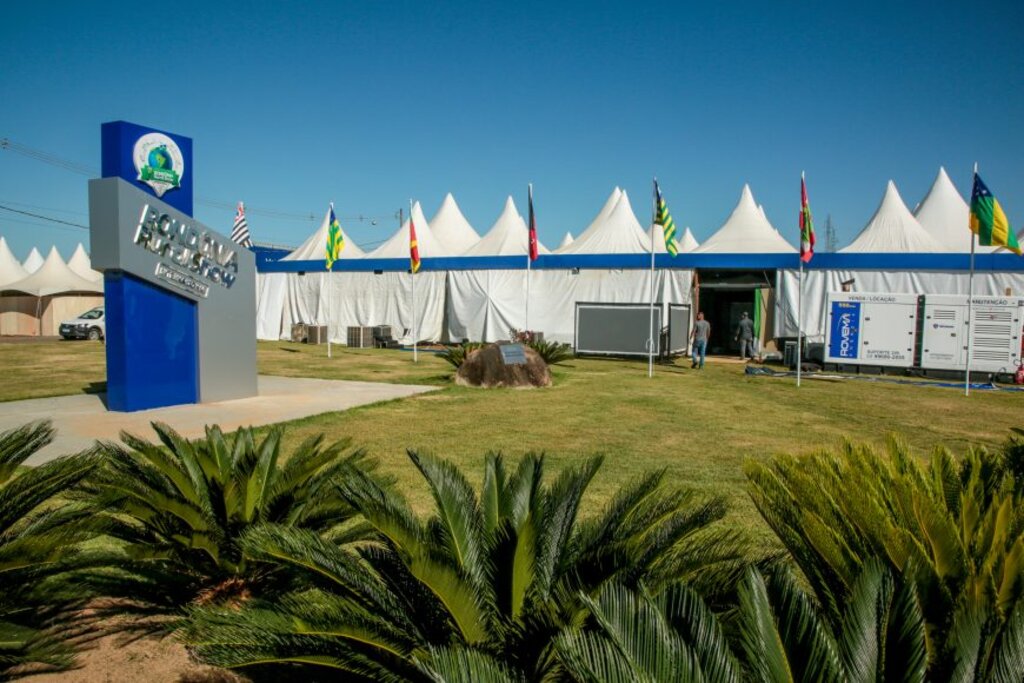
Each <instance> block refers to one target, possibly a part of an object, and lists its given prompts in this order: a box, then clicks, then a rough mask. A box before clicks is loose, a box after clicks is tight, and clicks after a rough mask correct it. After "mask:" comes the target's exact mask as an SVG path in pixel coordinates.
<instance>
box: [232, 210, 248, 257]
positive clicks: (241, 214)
mask: <svg viewBox="0 0 1024 683" xmlns="http://www.w3.org/2000/svg"><path fill="white" fill-rule="evenodd" d="M231 241H232V242H234V243H235V244H238V245H241V246H243V247H245V248H246V249H249V248H251V247H252V238H251V237H250V235H249V223H248V222H246V220H245V204H243V203H242V202H238V211H237V212H236V213H235V224H234V225H233V226H231Z"/></svg>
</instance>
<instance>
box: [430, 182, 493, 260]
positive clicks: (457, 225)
mask: <svg viewBox="0 0 1024 683" xmlns="http://www.w3.org/2000/svg"><path fill="white" fill-rule="evenodd" d="M430 231H431V232H432V233H433V234H434V238H435V239H436V240H437V241H438V242H440V243H441V244H442V245H443V246H444V248H445V250H446V255H450V256H457V255H459V254H462V253H464V252H465V251H466V250H467V249H469V248H470V247H472V246H473V245H474V244H476V243H477V242H479V241H480V235H478V234H477V233H476V230H474V229H473V226H472V225H470V224H469V221H467V220H466V217H465V216H463V215H462V211H460V210H459V205H458V204H456V203H455V197H453V196H452V193H451V192H449V193H448V194H446V195H445V197H444V201H443V202H441V208H439V209H438V210H437V213H435V214H434V217H433V218H431V219H430ZM417 237H419V235H418V234H417Z"/></svg>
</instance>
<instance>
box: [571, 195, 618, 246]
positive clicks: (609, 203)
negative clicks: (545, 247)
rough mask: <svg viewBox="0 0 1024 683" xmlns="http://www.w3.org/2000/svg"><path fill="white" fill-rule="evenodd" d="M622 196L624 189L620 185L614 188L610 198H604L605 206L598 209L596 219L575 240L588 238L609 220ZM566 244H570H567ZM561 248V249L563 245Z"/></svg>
mask: <svg viewBox="0 0 1024 683" xmlns="http://www.w3.org/2000/svg"><path fill="white" fill-rule="evenodd" d="M621 196H622V190H620V189H619V187H618V186H616V187H615V189H613V190H612V193H611V194H610V195H608V199H606V200H604V206H602V207H601V210H600V211H598V212H597V215H596V216H594V219H593V220H592V221H590V223H588V224H587V227H585V228H584V229H583V230H582V231H581V232H580V234H579V235H577V236H576V237H575V239H573V242H578V241H580V240H582V239H584V238H587V236H588V235H590V234H591V233H593V232H594V231H595V230H597V229H599V228H600V227H601V225H602V224H603V223H604V222H605V221H606V220H608V216H610V215H611V213H612V211H613V210H614V209H615V205H616V204H618V203H619V197H621ZM570 244H572V242H570ZM564 246H569V245H568V244H567V245H564ZM559 248H560V249H561V247H559Z"/></svg>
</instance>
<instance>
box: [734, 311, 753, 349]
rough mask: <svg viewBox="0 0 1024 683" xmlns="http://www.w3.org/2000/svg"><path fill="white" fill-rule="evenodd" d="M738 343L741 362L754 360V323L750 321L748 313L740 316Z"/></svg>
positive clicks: (737, 332) (737, 333) (737, 329)
mask: <svg viewBox="0 0 1024 683" xmlns="http://www.w3.org/2000/svg"><path fill="white" fill-rule="evenodd" d="M736 341H738V342H739V343H740V360H747V359H748V358H749V359H753V358H754V321H753V320H751V319H750V316H749V315H747V312H746V311H744V312H743V313H742V314H741V315H740V324H739V326H738V327H737V328H736ZM748 352H749V354H748Z"/></svg>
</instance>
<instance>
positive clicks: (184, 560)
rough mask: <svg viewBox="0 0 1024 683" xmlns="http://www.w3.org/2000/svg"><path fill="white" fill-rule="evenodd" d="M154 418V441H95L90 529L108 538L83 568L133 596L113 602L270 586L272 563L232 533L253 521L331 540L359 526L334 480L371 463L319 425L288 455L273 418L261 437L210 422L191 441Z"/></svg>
mask: <svg viewBox="0 0 1024 683" xmlns="http://www.w3.org/2000/svg"><path fill="white" fill-rule="evenodd" d="M153 428H154V430H155V431H156V434H157V436H158V437H159V439H160V443H159V444H154V443H150V442H147V441H145V440H143V439H140V438H137V437H135V436H132V435H130V434H122V435H121V438H122V440H123V442H124V445H119V444H104V445H102V448H101V450H102V455H103V460H104V465H103V467H102V468H100V469H99V470H98V471H97V472H96V474H95V475H94V476H93V477H91V478H90V479H89V480H87V482H86V483H85V485H84V492H83V499H84V500H85V501H86V503H87V504H88V505H89V506H90V508H91V509H92V512H93V514H94V517H93V524H94V526H95V528H96V530H97V531H100V532H102V533H104V534H106V535H107V536H109V537H110V538H112V539H113V540H114V545H115V546H116V548H115V549H114V550H113V551H112V552H111V553H110V555H109V557H108V558H107V559H106V561H105V564H106V568H105V569H102V570H99V571H92V572H90V573H88V574H87V575H86V576H83V577H82V578H83V580H86V581H88V583H89V584H90V585H91V586H92V587H93V588H94V589H95V591H97V593H98V594H100V595H104V596H108V597H115V598H126V599H128V600H130V602H129V603H125V602H119V603H116V609H117V610H121V611H125V610H130V609H132V608H135V609H138V610H139V611H140V612H141V613H143V614H165V615H174V614H180V613H181V611H182V610H183V608H185V607H186V606H189V605H194V604H206V603H214V604H219V603H229V604H234V603H238V602H243V601H245V600H247V599H248V598H250V597H252V596H256V595H261V594H268V593H273V592H274V591H275V590H277V589H278V588H279V586H280V585H281V584H282V581H283V580H284V578H283V577H282V576H281V573H280V572H279V571H276V570H275V568H274V567H271V566H268V565H265V564H262V563H254V562H252V561H250V560H249V559H248V558H247V557H245V555H244V554H243V553H242V548H241V545H240V543H239V541H240V539H241V536H242V534H243V532H245V531H246V530H247V529H250V528H253V527H256V526H259V525H261V524H277V525H280V526H282V527H284V528H293V529H303V530H308V531H309V532H311V533H313V534H317V535H323V536H326V537H331V538H334V539H337V540H339V541H344V540H348V539H351V538H356V537H358V536H359V534H360V533H361V532H360V526H359V525H358V523H353V522H352V516H353V510H352V508H351V506H349V505H348V504H347V503H346V502H345V500H344V499H343V498H342V497H341V496H340V495H339V493H338V488H337V485H336V484H337V482H338V481H339V480H343V479H344V478H346V477H349V476H353V473H354V472H356V471H359V472H360V474H361V475H364V474H365V471H366V470H367V469H370V468H372V466H373V463H372V462H371V461H369V460H368V459H367V457H366V455H365V453H364V452H363V451H362V450H352V449H350V448H349V444H348V442H347V441H339V442H337V443H334V444H331V445H324V443H323V437H322V435H318V436H315V437H311V438H309V439H307V440H305V441H303V442H302V443H301V444H299V446H298V447H297V448H295V450H294V451H293V452H292V453H291V454H290V455H288V456H287V457H285V455H284V454H282V452H281V451H282V449H281V437H282V434H283V430H282V429H281V428H272V429H271V430H270V431H269V432H268V433H267V435H266V436H265V438H264V439H263V440H262V441H257V439H256V437H255V435H254V433H253V431H252V430H251V429H240V430H238V431H237V432H236V433H235V434H234V435H233V436H225V435H224V434H223V433H222V432H221V430H220V429H219V428H218V427H208V428H207V429H206V436H205V438H202V439H196V440H188V439H185V438H183V437H181V436H180V435H179V434H177V433H176V432H175V431H174V430H173V429H171V428H170V427H168V426H166V425H162V424H154V425H153ZM170 623H171V624H173V621H172V622H170Z"/></svg>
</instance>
